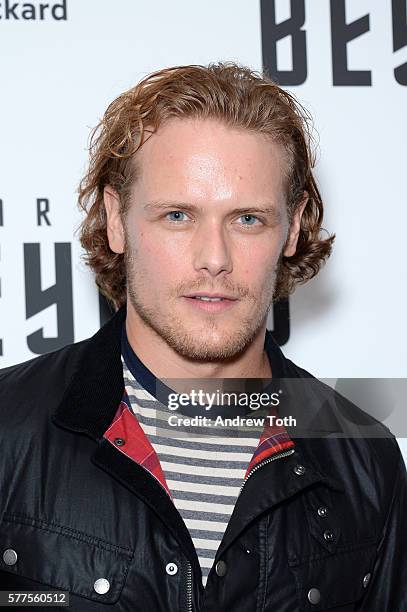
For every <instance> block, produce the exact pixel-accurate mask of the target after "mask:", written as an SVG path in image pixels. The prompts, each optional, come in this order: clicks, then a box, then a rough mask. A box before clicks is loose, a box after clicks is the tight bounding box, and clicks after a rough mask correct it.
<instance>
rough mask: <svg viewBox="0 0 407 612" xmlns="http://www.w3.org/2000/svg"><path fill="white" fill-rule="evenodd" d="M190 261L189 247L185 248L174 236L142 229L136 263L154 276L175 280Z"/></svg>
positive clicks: (138, 241) (139, 235) (137, 246)
mask: <svg viewBox="0 0 407 612" xmlns="http://www.w3.org/2000/svg"><path fill="white" fill-rule="evenodd" d="M187 261H188V249H185V248H183V246H182V244H180V241H177V240H175V239H174V236H168V237H164V238H163V236H162V235H161V236H159V235H155V234H154V233H152V232H147V231H141V232H139V234H138V240H137V245H136V265H137V264H138V265H139V266H140V268H143V269H144V270H148V271H149V272H150V273H151V274H154V276H155V277H156V278H157V277H160V278H163V280H165V279H167V281H171V280H174V278H175V277H177V276H179V275H180V274H181V272H180V270H181V268H182V269H183V268H185V264H186V262H187Z"/></svg>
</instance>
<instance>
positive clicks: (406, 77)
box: [392, 0, 407, 85]
mask: <svg viewBox="0 0 407 612" xmlns="http://www.w3.org/2000/svg"><path fill="white" fill-rule="evenodd" d="M392 9H393V51H394V52H396V51H398V50H399V49H402V48H403V47H406V46H407V3H406V0H393V2H392ZM394 76H395V77H396V81H397V83H399V84H400V85H407V62H405V63H404V64H401V66H398V67H397V68H395V70H394Z"/></svg>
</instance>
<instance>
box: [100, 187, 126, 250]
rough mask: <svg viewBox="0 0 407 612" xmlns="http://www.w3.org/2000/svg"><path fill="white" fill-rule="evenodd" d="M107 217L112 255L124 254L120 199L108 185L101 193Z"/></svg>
mask: <svg viewBox="0 0 407 612" xmlns="http://www.w3.org/2000/svg"><path fill="white" fill-rule="evenodd" d="M103 201H104V204H105V209H106V216H107V228H106V229H107V237H108V239H109V246H110V248H111V250H112V251H113V253H124V228H123V223H122V217H121V214H120V198H119V196H118V194H117V192H116V191H115V190H114V189H113V187H111V186H110V185H106V187H105V188H104V191H103Z"/></svg>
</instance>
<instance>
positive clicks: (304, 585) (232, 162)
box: [0, 64, 407, 612]
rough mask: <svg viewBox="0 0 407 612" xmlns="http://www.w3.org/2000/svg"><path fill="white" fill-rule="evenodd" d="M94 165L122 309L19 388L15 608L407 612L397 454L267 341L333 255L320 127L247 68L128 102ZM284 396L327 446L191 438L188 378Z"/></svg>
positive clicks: (105, 253)
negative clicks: (269, 325) (258, 383)
mask: <svg viewBox="0 0 407 612" xmlns="http://www.w3.org/2000/svg"><path fill="white" fill-rule="evenodd" d="M90 154H91V155H90V166H89V170H88V172H87V174H86V176H85V177H84V179H83V181H82V183H81V188H80V204H81V206H82V208H83V209H84V210H85V211H86V218H85V220H84V222H83V225H82V232H81V241H82V245H83V246H84V248H85V250H86V252H87V260H88V263H89V265H90V266H91V267H92V269H93V270H94V272H95V275H96V282H97V284H98V286H99V288H100V290H101V291H102V293H103V294H104V295H105V296H106V297H107V298H108V299H109V301H110V302H111V303H112V304H113V305H114V306H115V309H116V310H117V312H116V314H115V315H114V316H113V317H112V319H111V320H110V321H109V322H108V323H107V324H106V325H105V326H104V327H103V328H102V329H101V330H100V331H99V332H98V333H97V334H95V336H93V337H92V338H90V339H88V340H85V341H83V342H79V343H77V344H74V345H71V346H67V347H65V348H63V349H61V350H59V351H56V352H54V353H50V354H48V355H44V356H41V357H39V358H36V359H34V360H31V361H29V362H27V363H25V364H22V365H18V366H14V367H11V368H8V369H6V370H3V371H2V372H1V374H0V405H1V417H0V418H1V428H0V436H1V449H2V465H1V473H0V487H1V492H2V494H1V498H0V503H1V514H0V516H1V517H2V522H1V525H0V529H1V540H0V541H1V544H2V565H1V568H0V587H1V589H2V590H7V591H9V592H15V591H21V590H33V591H44V592H46V593H48V594H49V596H50V598H52V599H50V600H49V601H50V604H49V605H51V607H53V608H54V609H57V607H58V603H61V601H62V599H61V598H63V595H62V594H61V592H63V591H67V592H69V597H70V609H72V610H75V611H78V612H85V611H86V610H98V611H102V610H117V611H120V612H127V611H128V612H130V611H132V612H136V611H140V612H141V611H143V612H144V611H145V610H151V611H157V612H158V611H169V610H171V611H185V612H187V611H192V610H194V611H198V610H200V611H205V612H209V611H214V612H215V611H216V612H222V611H226V610H227V611H229V610H233V611H234V612H238V611H248V612H249V611H253V612H254V611H258V612H259V611H271V610H273V611H278V612H284V611H297V610H313V609H315V610H328V609H329V610H341V611H342V610H343V611H345V610H347V611H350V610H358V611H363V612H367V611H369V612H374V611H377V612H379V610H380V612H382V611H384V610H386V611H392V612H395V611H398V612H401V611H402V610H406V609H407V607H406V605H407V604H406V595H405V585H406V583H407V564H406V561H405V559H404V554H403V553H404V550H403V546H405V544H406V533H407V521H406V509H407V506H406V499H407V485H406V471H405V467H404V463H403V461H402V458H401V454H400V452H399V449H398V446H397V443H396V441H395V439H394V438H393V437H392V435H391V434H390V432H388V430H386V428H384V427H383V426H381V425H380V424H379V423H377V422H375V421H374V420H373V419H371V418H369V417H367V415H365V414H364V413H361V411H357V409H356V408H355V407H353V406H351V405H350V404H349V403H348V402H347V401H346V400H345V399H344V398H342V397H341V396H339V395H335V396H334V400H333V401H332V394H330V393H329V392H328V390H327V388H326V387H325V386H324V385H322V384H321V383H319V382H318V381H316V380H315V379H313V378H312V377H311V375H310V374H308V373H307V372H306V371H305V370H302V369H301V368H299V367H298V366H296V365H295V364H294V363H292V362H291V361H290V360H288V359H286V358H285V357H284V355H283V354H282V352H281V350H280V349H279V347H278V346H277V345H276V343H275V342H274V341H273V339H272V337H271V335H270V333H269V332H268V331H267V330H266V319H267V313H268V311H269V308H270V305H271V304H272V302H273V300H277V299H279V298H281V297H284V296H287V295H289V293H291V292H292V291H293V290H294V288H295V286H296V284H298V283H299V282H305V281H307V280H308V279H310V278H311V277H312V276H314V275H315V274H316V273H317V272H318V270H319V268H320V267H321V265H322V264H323V262H324V261H325V260H326V258H327V257H328V256H329V254H330V251H331V246H332V241H333V237H328V238H325V239H323V238H322V237H321V235H320V234H321V223H322V213H323V205H322V201H321V197H320V194H319V192H318V189H317V186H316V184H315V181H314V178H313V175H312V166H313V161H312V155H311V150H310V142H309V136H308V128H307V115H306V113H305V111H303V109H302V108H301V107H300V106H299V105H298V104H297V103H296V102H295V100H294V99H293V98H292V97H291V96H290V95H289V94H288V93H286V92H284V91H283V90H281V89H280V88H279V87H278V86H277V85H276V84H274V83H273V82H271V81H270V80H269V79H268V78H266V77H263V76H261V75H259V74H257V73H254V72H252V71H250V70H249V69H247V68H242V67H239V66H237V65H234V64H217V65H210V66H209V67H203V66H184V67H177V68H171V69H166V70H163V71H160V72H158V73H155V74H153V75H150V76H149V77H147V78H145V79H144V80H143V81H141V83H139V84H138V85H137V86H136V87H134V88H133V89H131V90H129V91H127V92H125V93H124V94H122V95H121V96H119V98H117V100H115V101H114V102H113V103H112V104H111V105H110V106H109V108H108V109H107V111H106V113H105V116H104V118H103V119H102V121H101V123H100V124H99V126H98V128H97V130H96V131H95V132H94V135H93V139H92V141H91V148H90ZM270 378H271V382H273V380H277V379H280V380H285V379H290V380H291V379H294V380H295V379H297V380H298V381H302V382H304V381H305V383H307V384H304V386H303V387H301V393H300V394H299V395H298V394H297V395H296V396H294V402H293V403H294V405H295V406H296V407H297V411H298V408H299V414H303V415H306V416H307V418H312V417H313V416H315V415H316V417H317V429H318V431H319V432H320V434H321V431H322V430H323V432H324V433H323V435H322V434H321V435H318V437H317V436H314V437H310V436H303V437H298V438H296V437H295V435H290V434H289V432H288V430H287V428H286V427H285V426H284V424H283V425H281V424H267V423H265V425H264V427H260V428H257V429H256V428H253V429H250V428H249V427H246V428H245V429H244V430H243V435H241V436H239V435H235V436H233V435H230V430H229V429H228V427H225V428H224V430H223V431H222V430H221V433H220V434H218V435H217V436H214V435H213V434H212V431H211V434H210V435H209V433H208V432H206V435H205V427H204V426H203V427H201V428H198V429H199V434H200V435H196V436H193V435H192V434H191V430H190V429H189V430H188V429H183V428H182V427H180V431H179V434H178V435H175V434H173V433H172V432H171V426H170V412H171V409H170V408H169V406H170V404H169V402H167V399H168V398H169V397H170V393H172V395H173V396H176V397H179V396H178V395H177V393H175V392H176V391H177V390H178V389H179V387H180V386H181V387H182V384H184V383H185V382H186V381H188V380H189V381H191V380H192V381H203V380H204V379H205V380H212V379H216V380H221V381H223V384H224V385H225V388H226V385H227V380H229V379H239V380H243V381H250V380H251V379H262V380H264V379H270ZM162 380H163V381H164V384H162V385H161V383H160V381H162ZM171 380H172V381H173V384H172V383H171ZM176 381H178V382H176ZM182 381H184V383H183V382H182ZM269 382H270V381H269ZM177 385H178V386H177ZM270 388H271V387H270V385H269V383H268V384H267V385H266V387H263V389H270ZM277 388H278V386H277ZM160 389H161V391H160ZM315 401H316V403H317V405H318V406H319V407H318V406H317V412H315V411H314V410H315ZM220 404H221V405H215V406H214V409H213V411H212V413H211V416H213V417H215V416H216V414H218V413H219V414H221V413H222V408H223V406H222V402H221V403H220ZM321 405H322V407H323V412H321V411H319V412H318V410H319V408H320V406H321ZM193 408H194V406H193V405H192V402H189V403H188V405H187V406H185V407H184V409H183V410H181V409H180V410H179V411H178V413H177V416H180V415H192V414H195V415H198V414H200V415H202V414H203V412H202V410H201V412H199V410H198V411H197V410H195V411H194V409H193ZM201 408H202V407H201ZM355 411H356V412H355ZM246 412H247V411H245V410H243V412H242V411H240V412H239V406H237V405H236V406H234V407H232V413H233V414H241V413H242V414H243V415H244V414H246ZM171 414H172V415H173V414H174V413H173V412H171ZM229 414H230V411H229ZM269 414H271V413H269ZM355 414H356V418H354V416H355ZM344 415H345V417H349V418H345V419H344V421H345V422H346V427H345V428H346V436H344V437H339V436H338V435H336V434H337V429H335V426H333V424H334V422H337V421H338V418H339V417H343V416H344ZM246 422H247V421H245V420H244V419H243V423H246ZM314 424H315V419H314ZM365 425H367V426H370V428H371V429H370V431H372V430H373V432H374V436H372V435H370V436H369V437H363V431H364V429H363V427H364V426H365ZM211 426H212V425H209V426H208V427H207V429H209V428H210V427H211ZM342 431H343V430H342ZM361 432H362V433H361ZM240 433H242V432H240ZM294 434H295V431H294ZM58 598H59V599H58ZM42 601H45V600H42Z"/></svg>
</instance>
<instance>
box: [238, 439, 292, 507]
mask: <svg viewBox="0 0 407 612" xmlns="http://www.w3.org/2000/svg"><path fill="white" fill-rule="evenodd" d="M293 453H295V449H294V448H290V449H289V450H286V451H281V452H280V453H276V454H275V455H273V456H272V457H268V459H264V461H260V463H258V464H257V465H255V466H254V468H253V469H252V470H250V472H249V473H248V474H247V476H246V477H245V479H244V480H243V484H242V486H241V487H240V491H239V495H240V494H241V492H242V489H243V487H244V485H245V484H246V482H247V481H248V479H249V478H250V476H251V475H252V474H254V472H255V471H256V470H258V469H259V468H261V467H263V465H266V463H271V462H272V461H275V460H276V459H282V458H283V457H288V456H289V455H292V454H293ZM238 497H239V496H238Z"/></svg>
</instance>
